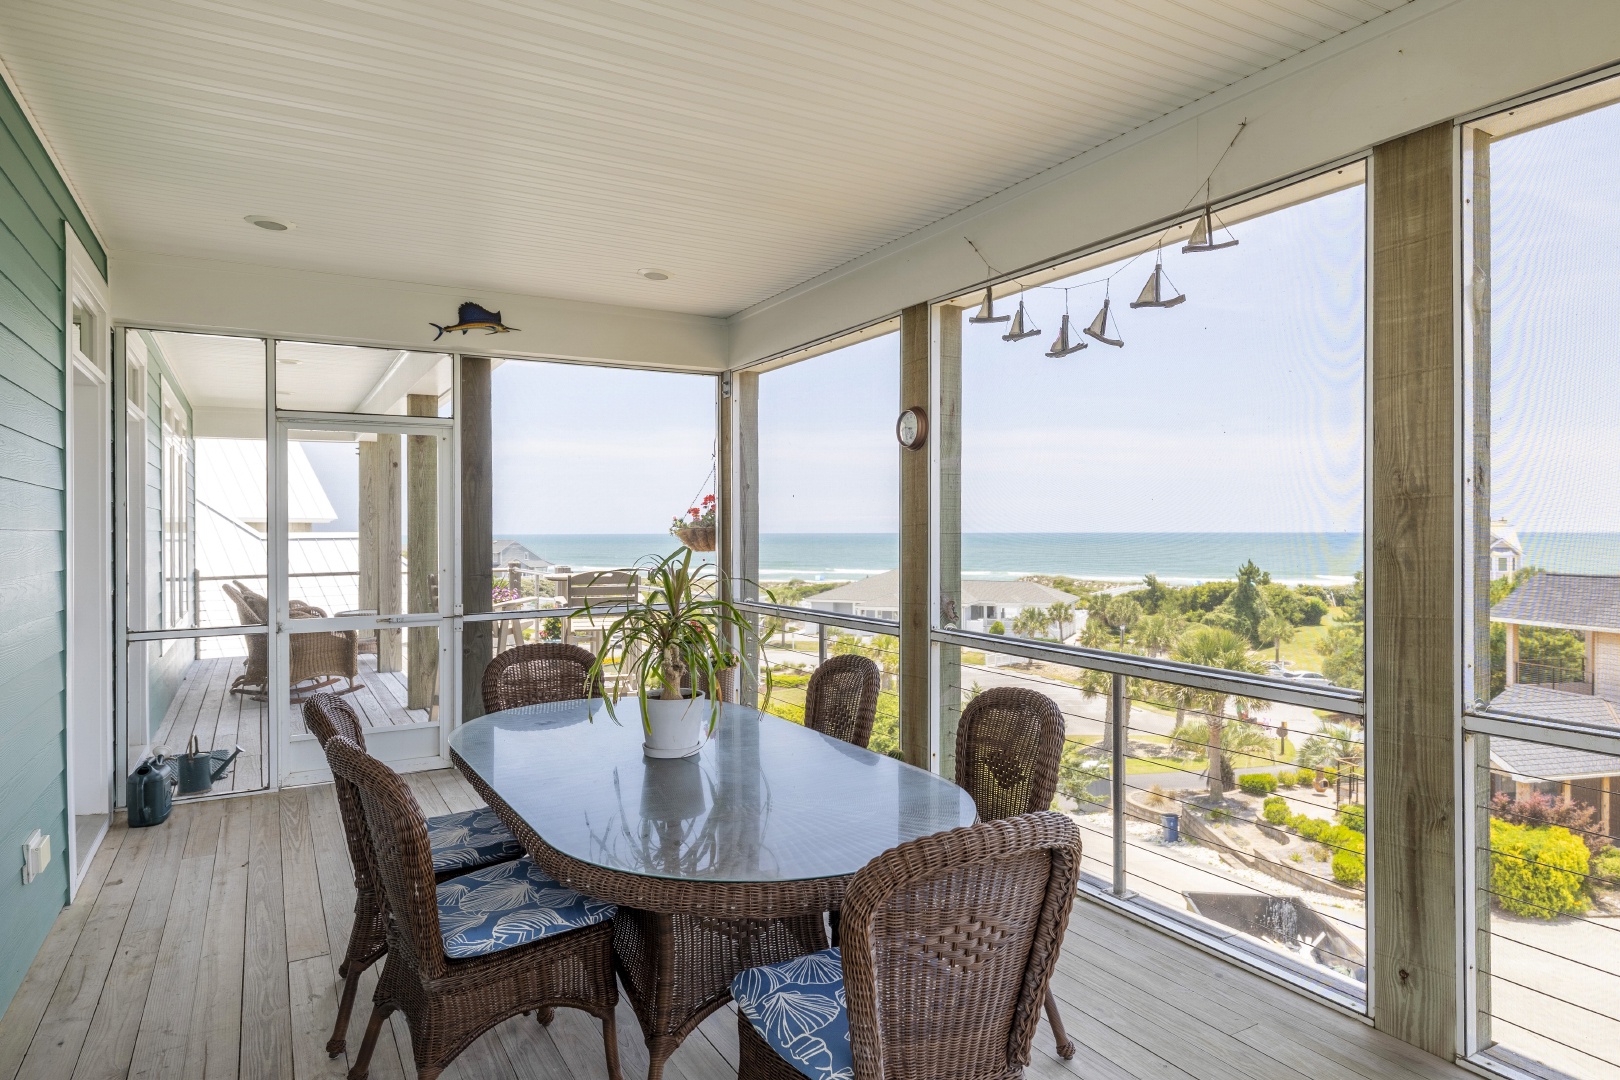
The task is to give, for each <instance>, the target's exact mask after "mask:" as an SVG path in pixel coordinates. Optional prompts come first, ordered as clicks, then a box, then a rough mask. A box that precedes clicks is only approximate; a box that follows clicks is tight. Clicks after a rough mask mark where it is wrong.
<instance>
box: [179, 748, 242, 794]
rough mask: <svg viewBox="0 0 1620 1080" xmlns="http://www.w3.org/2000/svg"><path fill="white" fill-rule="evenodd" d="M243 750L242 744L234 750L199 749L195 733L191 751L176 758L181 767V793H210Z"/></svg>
mask: <svg viewBox="0 0 1620 1080" xmlns="http://www.w3.org/2000/svg"><path fill="white" fill-rule="evenodd" d="M241 752H242V748H241V747H240V746H238V747H237V748H236V749H234V750H202V749H199V746H198V742H197V737H196V736H195V735H193V736H192V737H191V752H190V753H188V754H181V755H180V756H179V757H177V758H175V759H174V760H175V761H176V763H177V764H178V765H179V769H180V776H179V780H180V794H182V795H206V794H208V792H210V791H212V790H213V787H214V781H216V780H220V779H223V778H224V776H225V774H226V773H227V772H229V771H230V768H231V762H233V761H235V760H236V757H237V755H238V754H240V753H241Z"/></svg>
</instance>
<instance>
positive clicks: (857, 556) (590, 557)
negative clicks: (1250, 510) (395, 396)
mask: <svg viewBox="0 0 1620 1080" xmlns="http://www.w3.org/2000/svg"><path fill="white" fill-rule="evenodd" d="M497 536H498V537H499V538H500V539H502V540H508V539H511V540H517V541H519V542H520V543H522V544H524V545H525V546H526V547H528V548H529V549H530V550H531V551H534V552H536V553H537V554H539V555H541V556H542V557H544V558H546V559H549V560H551V561H552V562H554V563H559V564H561V565H565V566H570V567H573V568H574V569H576V570H581V569H605V568H611V567H619V566H629V565H631V564H632V563H634V562H636V561H637V560H639V559H643V558H645V557H647V556H648V555H653V554H659V555H662V554H667V553H668V552H670V551H673V550H675V548H676V546H677V545H676V542H675V538H674V537H672V536H669V535H667V534H664V533H649V534H596V535H540V536H536V535H522V534H508V533H499V534H497ZM1520 540H1521V542H1522V543H1523V544H1524V548H1525V564H1526V565H1527V566H1539V567H1542V568H1543V569H1548V570H1561V571H1564V572H1567V573H1581V574H1620V533H1537V532H1526V533H1521V534H1520ZM1248 559H1253V560H1254V561H1255V563H1256V564H1258V565H1259V566H1260V567H1261V569H1263V570H1266V571H1269V572H1270V574H1271V576H1272V578H1273V579H1274V580H1277V581H1282V582H1289V583H1298V582H1319V583H1321V584H1344V583H1347V582H1349V581H1350V579H1351V577H1352V576H1353V575H1354V574H1355V572H1356V571H1357V570H1360V569H1361V568H1362V536H1361V534H1360V533H1227V532H1216V533H967V534H965V535H964V536H963V537H962V567H963V573H964V574H966V575H967V576H969V577H978V578H988V579H1009V578H1016V577H1021V576H1023V575H1025V574H1067V575H1069V576H1071V577H1077V578H1090V579H1092V580H1101V581H1135V580H1138V579H1140V578H1141V577H1142V576H1143V575H1144V574H1150V573H1151V574H1157V575H1158V576H1159V577H1160V579H1161V580H1163V581H1165V582H1166V583H1167V584H1177V585H1180V584H1189V583H1193V582H1199V581H1216V580H1222V579H1229V578H1231V577H1232V576H1233V574H1234V573H1235V571H1236V570H1237V568H1238V567H1239V566H1241V565H1242V564H1243V563H1244V561H1245V560H1248ZM898 565H899V539H898V537H896V536H895V534H893V533H774V534H773V533H767V534H765V535H763V536H761V537H760V578H761V579H762V580H767V581H780V580H785V579H787V578H792V577H798V578H805V579H807V580H811V581H814V580H817V579H822V580H828V581H836V580H847V579H851V578H860V577H867V576H869V575H871V574H878V573H882V572H883V571H885V570H892V569H894V568H895V567H896V566H898Z"/></svg>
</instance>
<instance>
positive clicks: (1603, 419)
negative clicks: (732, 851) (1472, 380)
mask: <svg viewBox="0 0 1620 1080" xmlns="http://www.w3.org/2000/svg"><path fill="white" fill-rule="evenodd" d="M1617 142H1620V106H1610V107H1608V108H1604V109H1599V110H1596V111H1594V112H1589V113H1586V114H1585V115H1582V116H1576V117H1572V118H1570V119H1567V120H1563V121H1561V122H1559V123H1556V124H1551V125H1548V126H1547V127H1543V128H1538V129H1535V130H1532V131H1527V132H1524V133H1522V134H1519V135H1515V136H1512V137H1510V138H1507V139H1504V140H1502V141H1501V142H1499V143H1497V144H1495V145H1494V146H1493V147H1492V148H1491V216H1492V246H1491V275H1492V289H1491V304H1492V311H1491V366H1492V371H1491V376H1492V377H1491V441H1492V462H1491V480H1492V487H1491V510H1492V514H1493V516H1495V517H1505V518H1507V519H1509V520H1510V521H1512V522H1513V523H1514V525H1515V526H1517V527H1518V528H1519V529H1520V530H1521V531H1538V530H1548V531H1560V532H1582V531H1590V532H1609V531H1620V497H1617V496H1620V393H1617V392H1616V390H1617V388H1620V356H1617V350H1620V304H1617V303H1616V302H1615V300H1616V287H1615V282H1617V281H1620V173H1617V172H1616V171H1615V169H1614V151H1613V147H1614V146H1615V145H1616V143H1617Z"/></svg>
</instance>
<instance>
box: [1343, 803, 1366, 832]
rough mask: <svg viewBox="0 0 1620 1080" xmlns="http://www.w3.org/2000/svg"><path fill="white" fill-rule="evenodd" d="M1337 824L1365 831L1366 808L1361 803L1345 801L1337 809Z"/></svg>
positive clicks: (1357, 830)
mask: <svg viewBox="0 0 1620 1080" xmlns="http://www.w3.org/2000/svg"><path fill="white" fill-rule="evenodd" d="M1338 818H1339V824H1340V825H1343V826H1344V827H1345V828H1347V829H1353V830H1355V831H1356V832H1358V833H1365V832H1366V831H1367V808H1366V807H1365V806H1363V805H1362V804H1361V803H1345V804H1344V805H1343V806H1341V807H1339V810H1338Z"/></svg>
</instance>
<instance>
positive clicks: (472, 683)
mask: <svg viewBox="0 0 1620 1080" xmlns="http://www.w3.org/2000/svg"><path fill="white" fill-rule="evenodd" d="M489 376H490V362H489V359H488V358H487V357H482V356H463V357H462V358H461V395H460V397H461V400H460V407H461V603H462V610H463V612H465V613H466V614H468V615H473V614H477V613H479V612H486V611H490V610H492V609H493V605H492V604H491V602H490V601H491V599H492V597H491V596H490V592H491V589H492V588H493V580H492V579H493V574H492V573H491V571H490V563H491V562H492V561H493V560H492V558H491V555H490V553H491V552H492V551H493V550H494V548H495V533H494V518H493V506H492V504H491V494H492V490H491V489H492V486H493V482H492V475H491V474H492V472H493V464H492V459H491V451H490V437H491V433H490V389H489ZM492 632H493V624H492V623H487V622H478V623H466V624H465V625H464V627H463V629H462V632H461V718H462V720H463V721H467V720H474V719H477V718H478V717H480V716H483V715H484V693H483V685H484V668H486V667H488V666H489V662H490V660H491V659H493V657H494V653H493V651H492V650H491V647H490V646H491V639H492V636H493V634H492Z"/></svg>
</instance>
